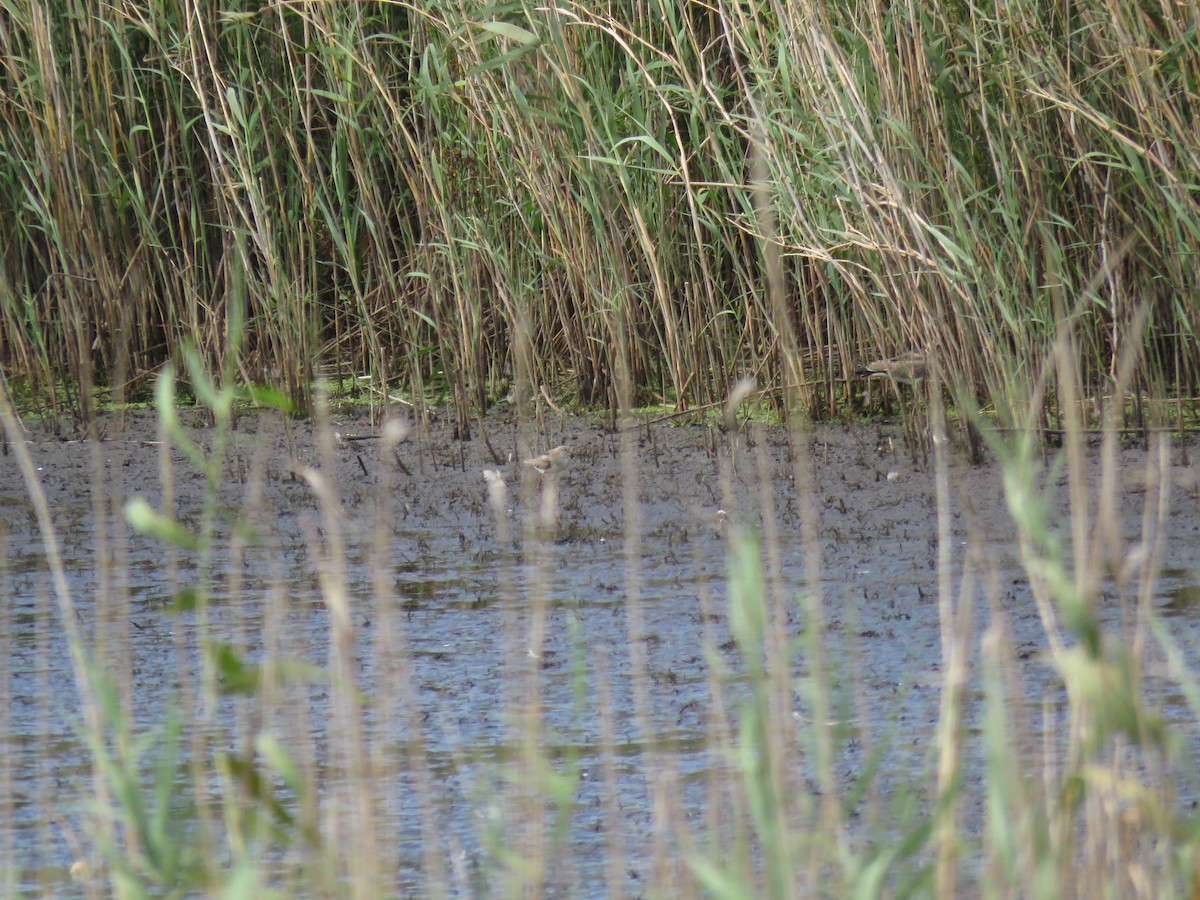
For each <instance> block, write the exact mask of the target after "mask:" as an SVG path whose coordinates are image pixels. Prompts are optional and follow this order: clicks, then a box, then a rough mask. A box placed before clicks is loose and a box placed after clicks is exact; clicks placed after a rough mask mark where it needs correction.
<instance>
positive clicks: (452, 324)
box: [0, 0, 1200, 430]
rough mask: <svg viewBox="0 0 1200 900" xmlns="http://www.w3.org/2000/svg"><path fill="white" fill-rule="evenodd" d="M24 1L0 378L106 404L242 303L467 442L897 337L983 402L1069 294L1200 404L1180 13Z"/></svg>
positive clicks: (256, 321) (1188, 89) (13, 65)
mask: <svg viewBox="0 0 1200 900" xmlns="http://www.w3.org/2000/svg"><path fill="white" fill-rule="evenodd" d="M3 9H4V11H5V16H6V21H7V25H6V27H5V29H4V30H3V32H2V33H0V51H2V53H0V59H2V60H3V62H2V63H0V65H2V66H3V72H4V75H3V85H4V86H3V91H4V96H5V98H6V101H7V102H6V103H5V104H3V112H0V247H2V248H3V251H2V252H3V263H2V265H0V273H2V277H0V363H2V364H3V365H4V369H5V372H6V373H7V374H8V376H9V377H10V379H12V380H13V383H14V385H15V386H16V387H17V388H19V389H20V390H22V391H27V392H28V393H27V396H29V397H31V398H32V399H33V401H34V402H36V403H38V404H41V405H43V406H45V407H46V408H47V409H49V410H51V411H59V412H72V413H74V414H75V415H77V416H79V417H81V418H82V420H83V421H85V422H86V421H88V420H89V419H90V417H91V408H92V404H93V403H94V402H95V395H96V391H98V390H99V391H101V392H102V393H101V394H100V396H101V399H104V398H106V397H111V398H112V399H113V400H116V401H118V402H119V401H121V400H123V399H124V398H126V397H135V398H136V397H145V396H148V395H149V392H150V384H151V381H150V379H149V377H148V376H149V374H150V373H152V372H154V371H156V370H157V369H158V367H160V366H161V365H162V364H163V363H164V362H166V361H173V362H174V363H176V365H177V366H181V365H182V362H183V357H182V352H183V348H184V347H185V346H187V345H190V346H193V347H196V348H198V350H199V352H200V353H201V354H202V356H203V357H204V358H205V359H206V361H207V363H208V364H209V365H210V366H211V367H212V368H213V369H214V370H217V371H220V370H221V369H222V368H223V366H224V361H225V359H226V358H227V357H228V356H229V355H230V354H231V341H230V332H231V329H232V328H233V327H234V326H233V325H231V320H232V319H234V318H235V317H236V316H237V315H241V316H242V317H243V319H244V328H245V341H244V344H243V345H242V346H240V347H239V348H238V351H237V353H238V358H239V365H240V367H241V370H240V375H241V378H242V380H243V381H244V382H245V383H247V384H268V385H272V386H274V387H278V388H280V389H281V390H282V391H283V392H284V393H285V395H287V396H288V397H290V398H291V399H292V401H293V402H294V403H295V405H296V407H297V408H298V409H300V410H302V411H311V408H312V385H313V383H314V382H313V372H314V369H315V368H321V369H322V370H323V371H326V372H334V371H336V372H340V373H346V374H353V375H361V376H366V381H365V382H355V383H356V384H358V385H359V386H360V387H361V385H362V384H364V383H365V384H369V385H370V386H371V389H372V390H373V391H374V392H375V393H374V394H373V396H376V397H379V396H381V395H382V393H383V392H385V391H396V392H399V393H402V394H403V395H405V396H407V397H408V398H409V399H410V400H411V401H412V402H415V403H418V404H422V403H424V402H425V401H426V400H427V399H429V398H438V397H446V398H448V399H450V400H451V401H452V402H453V404H454V408H455V410H456V415H457V416H458V420H459V425H460V427H461V428H462V429H463V430H467V429H468V428H469V425H470V421H471V417H472V416H473V415H475V414H476V413H478V412H479V411H480V410H482V409H484V408H486V407H487V406H488V405H489V404H490V403H491V402H493V401H495V400H496V399H498V398H500V397H503V396H505V394H506V393H507V392H508V390H509V389H510V387H511V386H512V385H513V384H514V383H516V382H517V381H518V380H520V381H523V382H527V383H529V384H530V385H532V387H533V390H534V392H535V393H538V392H540V390H541V389H542V388H543V387H545V388H546V390H547V392H548V393H549V395H551V396H552V397H554V398H556V400H557V401H558V402H559V403H561V402H564V401H567V400H575V401H578V402H580V403H582V404H584V405H585V406H594V405H608V406H610V407H611V408H612V409H613V410H614V411H615V410H616V409H617V407H618V405H619V396H618V394H619V385H618V383H617V382H618V378H619V373H620V372H621V371H628V373H629V376H630V378H631V379H632V385H633V388H634V390H635V394H636V399H638V400H639V402H647V401H656V402H666V403H668V404H672V405H674V406H676V407H677V408H679V409H684V408H688V407H694V406H699V405H703V404H706V403H714V402H719V401H720V400H721V399H722V398H723V397H724V395H725V393H726V391H727V390H728V386H729V385H730V384H732V383H733V382H734V381H736V380H737V378H739V377H741V376H743V375H751V376H753V377H754V378H755V379H756V380H757V382H758V384H759V385H760V386H761V387H763V388H764V389H768V390H771V391H772V392H774V396H776V397H777V402H778V404H779V406H780V407H781V408H782V407H786V406H789V404H788V403H787V402H785V401H784V399H783V396H782V395H783V392H784V390H785V389H788V388H795V389H796V390H797V391H798V392H799V396H800V399H801V401H802V403H801V409H802V411H803V412H804V413H805V414H806V415H809V416H812V417H824V416H827V415H830V414H837V413H838V412H839V411H844V410H845V409H846V408H847V405H848V404H849V403H850V402H851V401H852V400H853V396H854V392H853V391H852V390H850V389H849V388H848V381H849V380H850V377H851V373H853V371H854V368H855V365H856V364H858V363H861V362H862V361H864V359H870V358H875V357H879V356H890V355H895V354H896V353H898V352H903V351H906V350H911V349H919V350H937V351H938V352H939V353H941V354H942V356H943V357H944V358H945V360H946V366H945V368H946V371H947V372H953V373H954V375H955V380H956V381H961V382H962V388H963V390H964V392H965V393H967V394H968V395H970V396H971V397H974V398H975V399H976V401H977V402H978V403H979V404H980V405H982V406H984V407H990V406H992V405H994V402H995V401H996V399H997V398H998V397H1001V396H1003V393H1004V390H1003V388H1004V385H1005V383H1006V381H1007V380H1008V379H1010V378H1017V379H1032V378H1036V371H1037V367H1038V365H1039V364H1040V361H1041V360H1042V359H1043V358H1044V357H1045V355H1046V353H1047V350H1048V348H1049V346H1050V345H1051V343H1052V341H1053V340H1054V337H1055V334H1056V327H1057V324H1058V323H1059V322H1061V321H1062V320H1064V319H1066V318H1070V319H1071V320H1072V321H1073V323H1074V327H1075V334H1076V335H1077V350H1078V352H1079V356H1080V359H1079V365H1078V374H1079V379H1080V385H1081V389H1082V390H1083V392H1084V394H1085V395H1086V397H1088V398H1090V399H1097V398H1104V397H1111V391H1110V387H1111V382H1112V378H1113V376H1114V373H1115V365H1116V360H1117V359H1118V358H1119V356H1120V354H1121V352H1122V350H1123V348H1124V347H1125V345H1126V344H1128V343H1134V344H1137V345H1139V346H1142V347H1145V349H1146V353H1147V359H1146V363H1145V365H1144V366H1142V367H1140V368H1139V370H1138V375H1137V383H1136V385H1134V387H1135V388H1137V389H1138V391H1139V392H1140V393H1146V394H1149V395H1155V396H1161V395H1164V394H1166V395H1170V396H1173V397H1180V398H1189V397H1192V396H1195V395H1196V394H1197V391H1196V379H1197V372H1196V364H1195V360H1196V358H1197V356H1196V352H1195V349H1196V348H1195V339H1196V338H1195V327H1196V315H1197V313H1196V305H1195V303H1194V302H1193V299H1194V298H1195V296H1196V295H1197V289H1198V285H1197V276H1196V272H1197V266H1196V264H1195V260H1196V249H1197V241H1198V238H1200V204H1198V203H1197V200H1196V191H1197V173H1198V172H1200V139H1198V138H1197V135H1198V134H1200V129H1197V128H1196V123H1195V121H1194V110H1195V108H1196V104H1197V102H1198V101H1200V96H1198V93H1200V92H1198V89H1197V85H1198V84H1200V81H1198V71H1197V69H1198V67H1200V62H1197V56H1196V54H1195V53H1193V52H1191V51H1192V49H1193V48H1194V40H1195V28H1196V23H1195V21H1194V17H1193V16H1192V13H1191V11H1190V8H1189V7H1188V6H1187V4H1179V3H1162V4H1157V5H1154V6H1153V8H1150V7H1146V6H1145V5H1144V4H1142V5H1139V4H1132V3H1113V2H1102V0H1089V2H1085V3H1082V4H1075V5H1073V6H1072V7H1070V9H1059V8H1057V7H1043V6H1026V7H1021V8H1012V7H1010V6H1007V5H1003V4H1000V5H995V6H978V5H963V4H958V3H949V2H945V3H943V2H937V3H933V4H920V5H917V4H912V3H908V4H883V3H868V4H865V5H864V4H855V5H853V6H852V7H851V6H845V7H843V6H838V5H836V4H816V5H814V4H793V5H791V6H788V5H778V4H777V5H760V6H757V7H753V8H751V7H745V6H744V5H737V4H733V5H730V4H725V3H717V4H707V5H706V4H697V3H690V2H683V3H676V2H671V0H662V2H653V3H646V2H640V3H634V4H632V5H629V4H615V5H614V4H603V3H601V4H586V5H583V4H567V5H558V6H536V5H528V4H522V3H500V4H472V3H465V4H442V3H428V4H412V3H400V2H379V3H287V4H285V3H275V4H267V5H262V4H256V5H251V6H240V5H238V4H233V5H228V4H227V5H226V6H224V7H218V6H203V5H195V4H179V3H166V4H139V3H120V4H117V3H105V4H100V5H99V6H96V5H94V4H89V3H85V2H83V0H67V2H63V3H56V4H45V3H41V2H35V3H13V2H6V3H4V5H3ZM763 208H766V209H768V210H769V211H770V216H769V222H770V225H769V228H768V227H766V226H765V224H764V220H763V218H762V216H761V215H760V212H761V210H762V209H763ZM771 254H775V255H777V256H778V257H779V259H780V261H781V266H780V269H779V273H778V277H779V278H780V282H779V284H778V285H777V286H772V285H771V284H769V283H768V280H767V277H766V274H765V272H766V270H767V268H768V266H767V263H768V262H769V259H768V256H769V255H771ZM1097 273H1102V274H1101V277H1100V278H1098V279H1097V277H1096V274H1097ZM773 296H778V297H780V299H781V303H780V305H779V306H778V307H776V306H775V305H774V304H775V301H774V300H773V299H772V297H773ZM1143 305H1144V306H1146V307H1147V310H1148V315H1146V316H1145V317H1144V318H1139V317H1138V315H1137V311H1138V310H1139V309H1140V308H1141V307H1142V306H1143ZM238 306H240V307H241V312H240V313H239V312H238V309H237V308H236V307H238ZM1135 323H1138V324H1139V325H1140V329H1139V330H1136V331H1135V330H1134V329H1133V325H1134V324H1135ZM789 329H790V330H791V332H792V333H793V335H794V338H793V339H791V340H790V341H784V340H783V337H782V335H783V334H784V332H785V330H789ZM519 335H525V336H527V340H528V346H527V348H526V350H525V352H524V353H523V354H522V353H518V352H517V350H516V346H517V342H518V339H519V337H518V336H519ZM520 339H524V338H520ZM789 357H790V358H789ZM1047 399H1048V400H1049V401H1050V403H1051V404H1052V412H1053V411H1054V407H1053V404H1054V403H1055V402H1057V398H1056V397H1055V395H1053V394H1051V395H1050V396H1049V397H1048V398H1047ZM1189 406H1190V403H1189ZM1139 424H1141V423H1139ZM1151 424H1153V423H1151Z"/></svg>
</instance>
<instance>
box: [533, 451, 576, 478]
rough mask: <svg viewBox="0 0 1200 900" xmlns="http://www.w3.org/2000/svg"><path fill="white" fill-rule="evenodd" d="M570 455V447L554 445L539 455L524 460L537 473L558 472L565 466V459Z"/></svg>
mask: <svg viewBox="0 0 1200 900" xmlns="http://www.w3.org/2000/svg"><path fill="white" fill-rule="evenodd" d="M570 456H571V448H570V447H566V446H560V447H555V448H554V449H553V450H550V451H548V452H546V453H543V454H542V455H541V456H535V457H534V458H533V459H527V460H525V463H524V464H525V465H527V466H533V468H534V469H536V470H537V473H538V474H539V475H545V474H546V473H547V472H554V473H558V472H561V471H562V470H563V469H565V468H566V467H567V461H568V460H569V459H570Z"/></svg>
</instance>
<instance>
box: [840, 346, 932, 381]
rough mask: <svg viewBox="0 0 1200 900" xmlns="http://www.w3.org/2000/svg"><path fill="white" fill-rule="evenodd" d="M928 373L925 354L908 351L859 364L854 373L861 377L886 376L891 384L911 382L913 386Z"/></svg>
mask: <svg viewBox="0 0 1200 900" xmlns="http://www.w3.org/2000/svg"><path fill="white" fill-rule="evenodd" d="M928 373H929V365H928V363H927V362H926V360H925V355H924V354H922V353H915V352H909V353H903V354H901V355H900V356H895V357H892V358H891V359H877V360H874V361H873V362H869V363H867V364H866V365H865V366H859V367H858V369H857V371H856V373H855V374H857V375H859V376H860V377H863V378H888V379H890V380H891V381H892V383H893V384H911V385H913V386H914V387H915V386H916V385H917V384H918V383H920V382H922V381H924V380H925V376H926V375H927V374H928Z"/></svg>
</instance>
